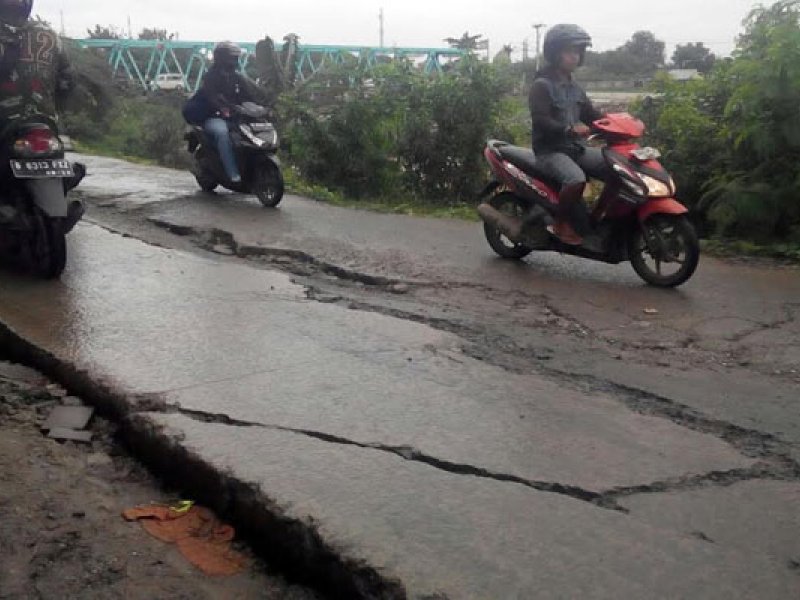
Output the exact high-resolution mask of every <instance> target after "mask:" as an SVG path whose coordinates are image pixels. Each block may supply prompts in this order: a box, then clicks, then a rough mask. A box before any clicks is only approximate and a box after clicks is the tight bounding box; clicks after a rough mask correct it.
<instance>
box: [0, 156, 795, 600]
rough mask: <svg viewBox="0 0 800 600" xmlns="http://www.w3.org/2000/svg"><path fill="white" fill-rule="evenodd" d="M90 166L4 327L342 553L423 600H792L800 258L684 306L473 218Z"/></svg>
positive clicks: (712, 286)
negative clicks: (248, 191)
mask: <svg viewBox="0 0 800 600" xmlns="http://www.w3.org/2000/svg"><path fill="white" fill-rule="evenodd" d="M90 169H91V172H92V173H93V176H92V177H91V178H89V179H88V180H87V184H86V186H84V194H85V195H86V198H87V200H88V202H89V203H90V213H89V220H90V221H92V222H93V223H94V225H90V224H87V225H82V226H81V227H80V228H79V229H78V230H77V231H76V233H75V235H74V237H73V239H72V240H71V245H70V250H71V252H72V256H71V262H70V266H69V268H68V271H67V273H66V274H65V276H64V278H63V280H62V281H61V282H55V283H39V282H33V281H29V280H25V279H20V278H18V277H13V276H10V275H8V274H5V275H2V276H1V277H0V322H2V323H4V324H6V325H7V326H9V327H10V328H12V329H13V330H14V331H15V332H16V333H17V334H18V335H19V336H21V337H22V338H24V339H26V340H28V341H30V342H32V343H33V344H35V345H36V346H37V347H39V348H42V349H45V350H47V351H48V352H49V353H51V354H52V355H54V356H55V357H56V358H57V360H58V361H61V362H63V363H64V364H67V365H70V366H71V367H73V368H74V369H77V370H79V371H83V372H87V373H89V374H90V375H91V377H92V378H94V379H96V380H97V381H98V382H103V383H104V385H106V386H108V387H111V388H113V389H114V390H117V391H119V392H120V393H121V394H123V395H125V396H127V398H128V399H129V400H128V401H129V402H130V407H131V409H132V410H133V411H138V412H139V413H141V414H140V416H142V417H143V418H146V419H149V420H151V421H152V422H153V423H157V424H159V425H161V426H163V427H165V428H166V431H167V432H168V433H169V434H170V435H174V436H175V439H176V440H180V443H181V444H183V445H185V446H186V447H187V448H188V449H190V450H191V451H192V452H194V453H196V454H197V455H199V456H201V457H202V459H203V460H205V461H207V462H208V463H209V464H212V465H214V466H215V467H216V468H218V469H219V470H221V471H225V472H229V473H232V474H233V475H234V476H235V477H236V478H238V479H240V480H242V481H246V482H249V483H254V484H256V485H258V486H259V487H260V489H261V490H262V492H263V494H264V495H265V496H266V497H268V498H269V499H270V500H271V501H272V502H273V503H274V505H275V506H278V507H280V511H281V513H282V516H284V517H285V518H289V519H296V520H297V521H298V522H301V523H306V524H309V523H310V525H308V526H311V527H314V528H315V530H316V531H317V533H318V534H319V535H321V536H322V537H323V538H324V539H325V540H326V542H327V543H329V544H330V546H331V547H332V548H334V549H335V551H336V552H337V553H339V554H341V555H342V556H345V557H347V558H349V559H353V560H357V561H363V562H366V563H367V564H369V565H371V566H373V567H375V568H377V569H379V572H380V573H382V574H383V575H384V576H385V577H387V578H388V579H392V578H396V579H399V580H400V581H402V583H403V584H404V586H405V587H406V589H407V591H408V593H409V595H410V596H411V597H424V596H426V595H431V594H434V593H444V594H446V595H448V596H449V597H452V598H500V597H503V598H511V597H519V598H525V597H534V596H535V597H576V596H578V595H581V596H586V597H609V598H612V597H613V598H619V597H653V596H656V595H657V596H662V597H663V596H670V597H703V598H706V597H708V598H713V597H720V598H722V597H725V598H731V597H734V598H735V597H741V598H746V597H759V598H785V597H793V596H796V595H797V594H798V593H800V575H799V574H798V569H797V565H798V564H800V542H799V541H798V540H800V515H799V513H798V511H797V506H798V504H800V482H798V478H800V468H798V464H797V459H798V458H800V408H798V401H797V397H798V394H797V390H798V385H797V384H798V380H797V369H798V353H799V351H798V344H797V340H798V337H797V334H798V330H797V329H798V325H797V322H796V321H795V311H796V310H797V309H798V306H800V304H798V303H799V302H800V300H798V299H800V294H799V292H800V274H798V272H797V271H794V270H790V269H782V268H772V267H769V268H766V267H755V266H741V265H731V264H726V263H722V262H718V261H713V260H707V261H705V263H704V264H703V267H702V270H701V271H700V273H699V274H698V276H697V278H696V280H695V281H693V282H692V283H691V284H690V285H689V286H687V287H686V288H685V289H683V290H681V291H678V292H666V293H665V292H661V291H657V290H652V289H648V288H645V287H643V286H642V285H641V284H640V283H639V282H638V281H637V280H636V279H635V276H634V275H633V274H632V273H631V272H630V271H629V270H628V267H624V266H623V267H608V266H603V265H593V264H590V263H584V262H581V261H573V260H570V259H563V258H561V257H557V256H545V257H534V258H532V259H530V261H529V262H527V263H525V264H522V265H511V264H507V263H502V262H499V261H497V260H494V259H493V258H492V257H491V255H490V252H489V250H488V247H486V246H485V244H484V243H483V241H482V239H481V237H480V230H479V227H478V226H477V225H475V224H471V223H462V222H454V221H437V220H426V219H414V218H409V217H397V216H387V215H376V214H371V213H363V212H358V211H350V210H343V209H336V208H332V207H328V206H324V205H320V204H318V203H314V202H310V201H305V200H300V199H296V198H287V200H286V201H285V204H284V205H283V207H282V208H281V209H280V210H278V211H265V210H264V209H262V208H260V207H259V206H258V205H257V204H256V203H255V202H254V201H252V200H250V199H247V198H244V197H241V196H233V195H227V194H226V195H220V196H203V195H198V194H194V192H193V187H192V182H191V178H190V176H187V175H185V174H182V173H176V172H172V171H163V170H153V169H146V168H142V167H133V166H128V165H120V164H119V163H117V162H114V161H108V160H105V159H90ZM187 193H188V195H187ZM176 232H177V234H180V235H176ZM120 233H121V234H124V235H125V236H127V237H123V236H121V235H119V234H120ZM207 250H212V253H209V252H208V251H207ZM376 276H377V277H376ZM645 309H647V312H645ZM142 398H145V399H146V402H144V403H139V402H140V400H141V399H142ZM154 399H157V400H158V401H157V402H154V401H153V400H154Z"/></svg>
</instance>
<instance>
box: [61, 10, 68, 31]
mask: <svg viewBox="0 0 800 600" xmlns="http://www.w3.org/2000/svg"><path fill="white" fill-rule="evenodd" d="M61 37H62V38H63V37H67V28H66V27H64V11H63V10H62V11H61Z"/></svg>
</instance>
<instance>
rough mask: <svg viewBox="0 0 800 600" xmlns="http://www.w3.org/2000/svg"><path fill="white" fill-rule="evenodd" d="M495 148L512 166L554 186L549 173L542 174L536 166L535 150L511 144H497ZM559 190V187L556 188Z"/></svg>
mask: <svg viewBox="0 0 800 600" xmlns="http://www.w3.org/2000/svg"><path fill="white" fill-rule="evenodd" d="M495 148H497V151H498V152H499V153H500V156H502V157H503V158H504V159H506V160H507V161H508V162H510V163H511V164H512V165H514V166H515V167H517V168H518V169H520V170H521V171H522V172H524V173H526V174H528V175H530V176H531V177H535V178H536V179H538V180H539V181H542V182H544V183H546V184H548V185H550V186H553V185H554V183H555V182H554V181H553V178H552V177H550V176H549V175H548V174H547V173H544V172H542V171H541V170H540V169H539V167H538V166H537V165H536V154H535V153H534V152H533V150H530V149H528V148H522V147H520V146H512V145H510V144H500V143H498V144H496V145H495ZM555 187H556V189H558V186H557V185H556V186H555Z"/></svg>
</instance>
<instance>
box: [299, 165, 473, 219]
mask: <svg viewBox="0 0 800 600" xmlns="http://www.w3.org/2000/svg"><path fill="white" fill-rule="evenodd" d="M284 176H285V177H286V188H287V189H288V190H289V191H290V192H291V193H293V194H296V195H298V196H303V197H305V198H311V199H312V200H318V201H320V202H325V203H326V204H331V205H333V206H339V207H342V208H356V209H359V210H369V211H373V212H380V213H386V214H393V215H409V216H417V217H431V218H436V219H461V220H464V221H478V220H479V218H478V213H477V212H476V210H475V206H473V205H471V204H455V205H452V206H438V205H435V204H431V203H428V202H425V201H424V200H419V199H415V198H380V199H375V200H363V199H355V198H348V197H346V196H345V195H343V194H341V193H340V192H336V191H333V190H330V189H328V188H326V187H324V186H320V185H315V184H312V183H309V182H307V181H305V180H303V179H302V178H301V177H300V176H299V175H298V174H297V172H296V171H295V170H294V169H292V168H291V167H289V168H287V169H286V170H285V171H284Z"/></svg>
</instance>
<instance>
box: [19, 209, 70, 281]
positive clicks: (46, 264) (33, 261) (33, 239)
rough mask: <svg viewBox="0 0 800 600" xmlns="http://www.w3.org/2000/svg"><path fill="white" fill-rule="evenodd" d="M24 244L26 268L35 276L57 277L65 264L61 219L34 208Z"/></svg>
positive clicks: (65, 238)
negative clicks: (30, 226) (26, 260)
mask: <svg viewBox="0 0 800 600" xmlns="http://www.w3.org/2000/svg"><path fill="white" fill-rule="evenodd" d="M31 222H32V224H33V231H31V232H30V234H29V236H28V237H27V240H26V244H25V246H26V247H25V255H26V258H27V259H28V264H27V266H28V268H29V269H30V271H31V273H32V274H33V275H35V276H36V277H41V278H43V279H58V278H59V277H61V274H62V273H63V272H64V269H65V268H66V266H67V237H66V235H65V233H64V225H63V222H62V220H61V219H53V218H51V217H48V216H47V215H45V214H44V213H43V212H42V211H40V210H39V209H35V212H34V214H33V216H32V219H31Z"/></svg>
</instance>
